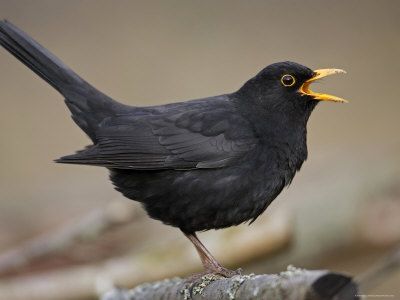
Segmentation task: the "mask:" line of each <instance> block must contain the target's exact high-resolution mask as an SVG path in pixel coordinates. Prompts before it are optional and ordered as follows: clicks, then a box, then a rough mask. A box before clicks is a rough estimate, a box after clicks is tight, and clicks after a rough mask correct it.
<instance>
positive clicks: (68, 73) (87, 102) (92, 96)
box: [0, 20, 126, 141]
mask: <svg viewBox="0 0 400 300" xmlns="http://www.w3.org/2000/svg"><path fill="white" fill-rule="evenodd" d="M0 44H1V45H2V46H3V47H4V48H5V49H6V50H7V51H8V52H10V53H11V54H12V55H14V56H15V57H16V58H17V59H19V60H20V61H21V62H22V63H24V64H25V65H26V66H27V67H28V68H30V69H31V70H32V71H34V72H35V73H36V74H37V75H39V76H40V77H41V78H42V79H44V80H45V81H46V82H47V83H49V84H50V85H51V86H52V87H53V88H55V89H56V90H57V91H58V92H59V93H61V94H62V95H63V96H64V97H65V103H66V104H67V106H68V108H69V110H70V111H71V113H72V118H73V120H74V121H75V123H76V124H77V125H78V126H79V127H80V128H81V129H82V130H83V131H85V132H86V134H87V135H88V136H89V137H90V138H91V139H92V140H93V141H95V140H96V136H95V130H96V127H97V126H98V124H99V123H100V122H101V121H102V120H103V119H104V118H106V117H108V116H112V115H114V114H116V113H118V112H119V111H120V110H123V109H124V107H126V106H125V105H122V104H120V103H118V102H116V101H114V100H112V99H111V98H110V97H108V96H106V95H105V94H103V93H102V92H100V91H99V90H97V89H96V88H94V87H93V86H91V85H90V84H89V83H87V82H86V81H85V80H83V79H82V78H80V77H79V76H78V75H77V74H76V73H75V72H74V71H72V70H71V69H70V68H68V67H67V66H66V65H65V64H64V63H63V62H62V61H61V60H59V59H58V58H57V57H55V56H54V55H53V54H52V53H50V52H49V51H48V50H47V49H46V48H44V47H43V46H41V45H40V44H38V43H37V42H36V41H34V40H33V39H32V38H31V37H30V36H28V35H27V34H26V33H24V32H23V31H22V30H20V29H19V28H17V27H16V26H14V25H13V24H11V23H10V22H8V21H6V20H4V21H0Z"/></svg>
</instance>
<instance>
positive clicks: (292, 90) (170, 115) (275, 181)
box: [0, 21, 346, 276]
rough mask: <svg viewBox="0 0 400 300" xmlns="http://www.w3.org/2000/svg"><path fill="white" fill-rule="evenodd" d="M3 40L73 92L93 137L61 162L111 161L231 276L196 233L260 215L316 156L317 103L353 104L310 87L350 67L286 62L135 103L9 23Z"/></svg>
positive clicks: (77, 112) (134, 192) (121, 187)
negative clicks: (226, 84) (234, 85)
mask: <svg viewBox="0 0 400 300" xmlns="http://www.w3.org/2000/svg"><path fill="white" fill-rule="evenodd" d="M0 44H1V45H2V46H3V47H4V48H5V49H6V50H8V51H9V52H10V53H11V54H12V55H14V56H15V57H16V58H18V59H19V60H20V61H21V62H22V63H24V64H25V65H26V66H28V67H29V68H30V69H31V70H33V71H34V72H35V73H36V74H37V75H39V76H40V77H41V78H42V79H44V80H45V81H47V82H48V83H49V84H50V85H51V86H52V87H54V88H55V89H56V90H57V91H58V92H60V93H61V94H62V95H63V97H64V98H65V103H66V105H67V107H68V108H69V110H70V111H71V114H72V119H73V120H74V121H75V123H76V124H77V125H78V126H79V127H80V128H81V129H82V130H83V131H84V132H85V133H86V134H87V135H88V136H89V138H90V139H91V140H92V142H93V144H92V145H90V146H88V147H86V148H85V149H83V150H81V151H78V152H77V153H76V154H72V155H68V156H64V157H61V158H60V159H57V160H56V161H57V162H59V163H68V164H83V165H93V166H101V167H106V168H108V169H109V170H110V174H111V175H110V178H111V181H112V182H113V184H114V185H115V188H116V189H117V190H118V191H120V192H121V193H122V194H123V195H124V196H125V197H127V198H129V199H132V200H136V201H139V202H141V203H142V205H143V207H144V208H145V210H146V211H147V213H148V214H149V216H150V217H152V218H154V219H157V220H160V221H162V222H163V223H165V224H168V225H172V226H175V227H178V228H179V229H180V230H181V231H182V232H183V233H184V234H185V235H186V236H187V237H188V238H189V240H190V241H191V242H192V243H193V245H194V246H195V247H196V250H197V252H198V253H199V255H200V258H201V261H202V263H203V266H204V268H205V271H206V272H213V273H218V274H221V275H223V276H232V275H233V274H235V272H234V271H231V270H228V269H226V268H224V267H222V266H221V265H220V264H219V263H218V262H217V261H216V259H215V258H214V257H213V256H212V255H211V254H210V252H209V251H208V250H207V249H206V248H205V247H204V245H203V244H202V243H201V242H200V241H199V240H198V238H197V236H196V232H197V231H204V230H209V229H220V228H225V227H229V226H232V225H238V224H240V223H243V222H247V221H250V223H251V222H254V220H256V218H257V217H258V216H259V215H260V214H261V213H262V212H264V211H265V209H266V208H267V207H268V205H269V204H270V203H271V202H272V200H274V199H275V198H276V197H277V196H278V194H279V193H280V192H281V191H282V189H283V188H284V187H285V186H287V185H288V184H290V182H291V181H292V179H293V177H294V175H295V174H296V172H297V171H299V170H300V168H301V166H302V164H303V162H304V161H305V160H306V158H307V145H306V133H307V129H306V128H307V121H308V119H309V116H310V114H311V112H312V111H313V109H314V108H315V106H316V105H317V103H318V102H319V101H321V100H323V101H335V102H346V101H345V100H343V99H341V98H339V97H336V96H332V95H327V94H320V93H315V92H312V91H311V90H310V88H309V85H310V83H312V82H313V81H315V80H317V79H319V78H322V77H325V76H327V75H331V74H336V73H344V71H343V70H339V69H321V70H316V71H312V70H311V69H309V68H307V67H305V66H302V65H300V64H297V63H294V62H280V63H275V64H272V65H269V66H267V67H266V68H264V69H263V70H261V71H260V72H259V73H258V74H257V75H256V76H254V77H253V78H251V79H250V80H249V81H247V82H246V83H245V84H244V85H243V86H242V87H241V88H240V89H239V90H238V91H236V92H234V93H231V94H225V95H220V96H214V97H209V98H204V99H197V100H191V101H185V102H179V103H172V104H167V105H159V106H149V107H133V106H128V105H124V104H121V103H119V102H117V101H115V100H113V99H112V98H110V97H108V96H107V95H105V94H103V93H102V92H100V91H99V90H97V89H96V88H94V87H93V86H91V85H90V84H89V83H87V82H86V81H84V80H83V79H82V78H80V77H79V76H78V75H77V74H76V73H74V72H73V71H72V70H71V69H69V68H68V67H67V66H66V65H64V64H63V63H62V62H61V61H60V60H59V59H58V58H56V57H55V56H54V55H53V54H51V53H50V52H49V51H48V50H47V49H45V48H44V47H42V46H41V45H39V44H38V43H37V42H35V41H34V40H33V39H32V38H31V37H29V36H28V35H27V34H26V33H24V32H22V31H21V30H20V29H19V28H17V27H16V26H14V25H12V24H11V23H10V22H8V21H0Z"/></svg>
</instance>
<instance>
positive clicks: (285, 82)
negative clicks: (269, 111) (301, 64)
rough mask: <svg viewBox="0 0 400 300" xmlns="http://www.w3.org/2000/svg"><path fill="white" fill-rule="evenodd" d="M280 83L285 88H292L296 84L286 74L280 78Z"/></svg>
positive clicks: (292, 78) (294, 80)
mask: <svg viewBox="0 0 400 300" xmlns="http://www.w3.org/2000/svg"><path fill="white" fill-rule="evenodd" d="M281 83H282V84H283V85H284V86H287V87H289V86H293V85H294V84H295V83H296V79H294V77H293V76H292V75H290V74H286V75H283V76H282V78H281Z"/></svg>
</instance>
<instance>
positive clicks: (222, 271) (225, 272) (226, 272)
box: [206, 265, 242, 278]
mask: <svg viewBox="0 0 400 300" xmlns="http://www.w3.org/2000/svg"><path fill="white" fill-rule="evenodd" d="M206 271H207V272H208V273H209V274H215V275H220V276H222V277H225V278H230V277H233V276H235V275H242V269H241V268H239V269H237V270H230V269H227V268H224V267H223V266H221V265H218V266H216V267H215V268H212V269H208V270H206Z"/></svg>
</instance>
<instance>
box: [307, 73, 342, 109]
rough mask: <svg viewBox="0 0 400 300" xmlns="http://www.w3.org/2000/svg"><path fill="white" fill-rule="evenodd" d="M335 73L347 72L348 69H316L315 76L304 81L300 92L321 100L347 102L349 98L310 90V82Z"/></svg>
mask: <svg viewBox="0 0 400 300" xmlns="http://www.w3.org/2000/svg"><path fill="white" fill-rule="evenodd" d="M333 74H346V71H344V70H341V69H319V70H315V71H314V76H313V77H312V78H310V79H309V80H307V81H306V82H304V83H303V84H302V86H301V87H300V90H299V91H300V93H302V94H304V95H308V96H311V97H313V98H314V99H315V100H320V101H334V102H341V103H347V102H348V101H347V100H344V99H342V98H339V97H336V96H333V95H328V94H321V93H315V92H313V91H312V90H310V84H311V83H312V82H314V81H316V80H318V79H321V78H323V77H326V76H329V75H333Z"/></svg>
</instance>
